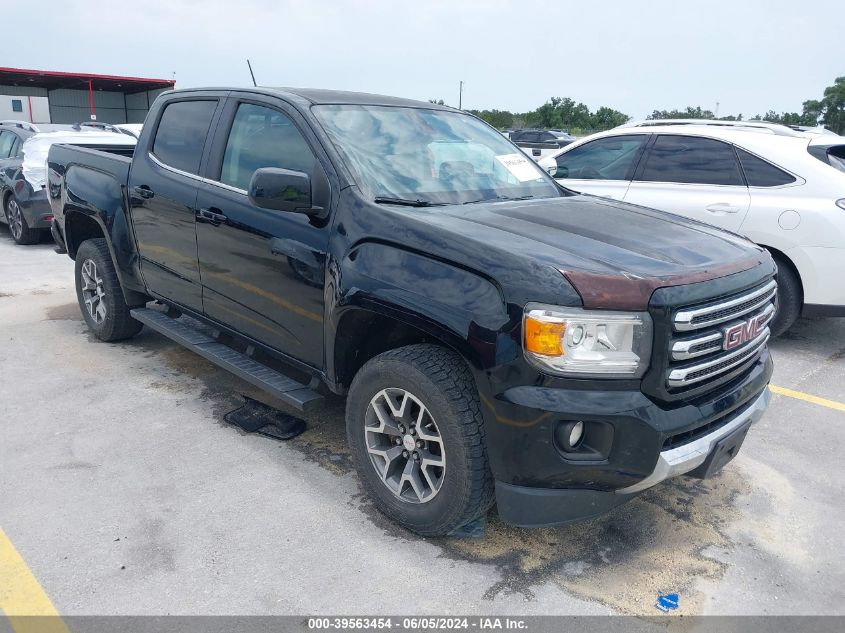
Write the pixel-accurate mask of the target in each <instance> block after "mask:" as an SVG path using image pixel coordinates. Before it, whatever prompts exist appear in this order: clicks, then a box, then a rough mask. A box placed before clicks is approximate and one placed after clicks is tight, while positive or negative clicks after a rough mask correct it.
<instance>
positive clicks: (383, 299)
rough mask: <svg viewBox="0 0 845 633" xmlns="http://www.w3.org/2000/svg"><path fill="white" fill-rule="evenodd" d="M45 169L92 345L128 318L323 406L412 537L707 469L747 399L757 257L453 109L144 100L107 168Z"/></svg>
mask: <svg viewBox="0 0 845 633" xmlns="http://www.w3.org/2000/svg"><path fill="white" fill-rule="evenodd" d="M374 130H376V131H377V133H374ZM48 171H49V178H50V183H49V187H48V189H49V192H50V202H51V205H52V208H53V212H54V214H55V221H54V225H53V227H54V235H55V237H56V239H57V240H58V241H59V242H60V243H62V244H64V245H65V246H66V250H67V252H68V254H69V255H70V257H71V258H73V259H74V260H75V261H76V265H75V271H76V272H75V274H76V288H77V296H78V299H79V304H80V308H81V311H82V314H83V317H84V319H85V321H86V323H87V324H88V327H89V328H90V329H91V331H92V332H93V333H94V335H95V336H96V337H98V338H99V339H101V340H104V341H115V340H120V339H125V338H128V337H131V336H133V335H135V334H137V333H138V332H139V331H140V330H141V328H142V327H143V326H144V325H146V326H147V327H149V328H151V329H153V330H155V331H157V332H160V333H161V334H163V335H165V336H168V337H170V338H172V339H173V340H175V341H177V342H179V343H180V344H181V345H184V346H185V347H187V348H188V349H191V350H193V351H194V352H196V353H198V354H200V355H202V356H203V357H205V358H207V359H208V360H210V361H211V362H214V363H216V364H218V365H220V366H221V367H224V368H226V369H228V370H230V371H232V372H234V373H235V374H237V375H238V376H240V377H241V378H243V379H245V380H248V381H250V382H252V383H253V384H255V385H258V386H259V387H261V388H263V389H265V390H267V391H268V392H269V393H271V394H272V395H273V396H274V397H275V398H277V399H279V400H281V401H283V402H286V403H288V404H289V405H291V406H293V407H297V408H300V409H308V408H309V407H311V406H312V405H313V404H314V403H316V402H317V401H319V399H320V397H321V395H320V391H321V390H328V391H331V392H334V393H336V394H343V395H346V396H347V403H346V431H347V439H348V442H349V446H350V449H351V454H352V459H353V461H354V463H355V467H356V469H357V472H358V475H359V477H360V479H361V482H362V484H363V487H364V489H365V490H366V491H367V492H368V493H369V494H370V495H371V497H372V498H373V500H374V502H375V505H376V506H377V507H378V508H379V509H380V510H381V511H382V512H384V513H385V514H386V515H387V516H389V517H391V518H392V519H394V520H395V521H397V522H398V523H400V524H401V525H403V526H405V527H407V528H408V529H411V530H414V531H416V532H418V533H420V534H426V535H442V534H447V533H449V532H450V531H452V530H454V529H455V528H457V527H459V526H462V525H464V524H466V523H467V522H468V521H470V520H472V519H474V518H475V517H478V516H480V515H482V514H483V513H484V512H485V511H486V510H487V509H488V508H489V507H490V505H491V504H492V503H493V501H494V500H495V501H496V502H497V504H498V512H499V516H501V517H502V518H503V519H504V520H505V521H509V522H512V523H516V524H518V525H524V526H546V525H554V524H558V523H565V522H568V521H573V520H577V519H584V518H587V517H592V516H595V515H597V514H601V513H603V512H605V511H607V510H609V509H611V508H613V507H615V506H618V505H619V504H621V503H624V502H625V501H627V500H629V499H631V498H632V497H633V496H635V495H636V494H638V493H639V492H641V491H642V490H645V489H646V488H649V487H651V486H653V485H655V484H656V483H658V482H660V481H662V480H664V479H666V478H667V477H672V476H675V475H680V474H690V475H693V476H697V477H707V476H709V475H712V474H713V473H715V472H716V471H718V470H719V469H720V468H721V467H722V466H723V465H724V464H725V463H726V462H727V461H728V460H730V459H731V458H732V457H733V456H734V455H735V454H736V452H737V450H738V448H739V446H740V444H741V443H742V440H743V438H744V437H745V434H746V433H747V432H748V429H749V428H750V426H751V424H752V423H753V422H754V421H756V420H757V419H759V418H760V416H761V415H762V414H763V411H764V410H765V408H766V406H767V404H768V401H769V391H768V389H767V387H766V386H767V383H768V381H769V377H770V375H771V372H772V363H771V359H770V357H769V352H768V348H767V345H766V342H767V340H768V338H769V329H768V321H769V319H770V318H771V315H772V313H773V312H774V303H773V302H774V298H775V287H776V284H775V282H774V280H773V275H774V272H775V267H774V263H773V262H772V259H771V257H770V256H769V254H768V253H767V252H766V251H765V250H763V249H761V248H759V247H757V246H755V245H754V244H752V243H751V242H749V241H747V240H745V239H743V238H740V237H737V236H734V235H732V234H730V233H726V232H724V231H720V230H719V229H716V228H713V227H709V226H707V225H704V224H701V223H696V222H691V221H689V220H686V219H683V218H679V217H677V216H673V215H670V214H667V213H663V212H660V211H654V210H649V209H645V208H643V207H640V206H633V205H629V204H625V203H622V202H615V201H609V200H603V199H601V198H597V197H594V196H584V195H577V194H574V193H572V192H570V191H568V190H567V189H564V188H562V187H560V186H558V185H557V184H556V183H555V182H554V180H553V179H552V178H551V177H550V176H549V175H548V174H546V173H545V172H544V171H543V170H542V169H541V168H540V167H539V166H538V165H537V164H536V163H535V162H534V161H532V160H530V159H529V158H528V157H527V156H525V155H524V154H523V153H522V152H520V150H519V149H518V148H517V147H515V146H514V145H513V144H512V143H510V142H509V141H508V140H507V139H505V138H503V137H502V135H501V134H499V133H498V132H497V131H496V130H494V129H493V128H491V127H490V126H488V125H487V124H485V123H484V122H482V121H481V120H479V119H477V118H475V117H473V116H471V115H469V114H466V113H464V112H460V111H457V110H454V109H451V108H447V107H442V106H437V105H434V104H431V103H422V102H417V101H409V100H405V99H397V98H391V97H380V96H376V95H365V94H358V93H350V92H336V91H328V90H276V89H270V88H254V89H240V88H232V89H230V90H223V89H205V90H200V89H196V90H179V91H175V92H174V91H171V92H166V93H164V94H163V95H161V96H160V97H159V98H158V99H156V101H155V103H154V104H153V106H152V108H151V109H150V112H149V114H148V116H147V122H146V123H145V124H144V128H143V130H142V132H141V137H140V139H139V140H138V146H137V151H136V152H135V153H134V156H133V157H132V158H131V159H130V158H128V157H126V156H121V155H116V154H113V153H109V152H106V151H97V150H92V149H88V148H83V147H72V146H66V145H54V146H53V147H52V148H51V149H50V155H49V170H48ZM153 300H156V301H157V302H159V303H160V304H163V306H167V309H166V310H164V309H161V307H162V306H159V307H157V306H156V305H151V302H152V301H153ZM189 317H190V318H189ZM215 332H217V333H223V334H221V335H220V336H217V335H216V334H215ZM292 374H295V376H294V375H292ZM141 379H142V378H141V377H139V380H141Z"/></svg>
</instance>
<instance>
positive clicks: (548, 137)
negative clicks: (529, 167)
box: [509, 129, 575, 160]
mask: <svg viewBox="0 0 845 633" xmlns="http://www.w3.org/2000/svg"><path fill="white" fill-rule="evenodd" d="M509 138H510V140H511V141H513V142H514V143H515V144H516V146H517V147H520V148H522V150H523V151H524V152H525V153H526V154H528V155H529V156H531V158H533V159H534V160H540V159H541V158H545V157H546V156H550V155H552V154H554V153H556V152H557V151H558V150H560V148H562V147H566V146H567V145H569V144H570V143H572V142H573V141H574V140H575V137H574V136H571V135H569V134H568V133H567V132H564V131H562V130H537V129H524V130H514V131H513V132H511V133H510V137H509Z"/></svg>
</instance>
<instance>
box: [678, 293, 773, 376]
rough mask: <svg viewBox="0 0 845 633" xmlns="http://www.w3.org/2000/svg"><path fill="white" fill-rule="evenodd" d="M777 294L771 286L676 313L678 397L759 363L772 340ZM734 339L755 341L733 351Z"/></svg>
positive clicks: (743, 344)
mask: <svg viewBox="0 0 845 633" xmlns="http://www.w3.org/2000/svg"><path fill="white" fill-rule="evenodd" d="M776 293H777V283H776V282H775V281H774V280H771V281H768V282H766V283H765V284H762V285H760V286H758V287H756V288H753V289H752V290H750V291H746V292H744V293H741V294H738V295H736V296H734V297H730V298H728V299H725V300H721V301H714V302H709V303H705V304H700V305H697V306H690V307H684V308H681V309H680V310H678V311H677V312H675V314H674V317H673V318H672V328H673V330H674V331H675V332H676V333H677V334H676V335H673V338H672V340H671V342H670V344H669V365H668V369H667V374H666V385H667V387H668V388H669V389H670V390H671V391H673V392H678V391H683V390H685V389H691V388H695V387H701V386H703V385H706V384H707V382H708V381H716V380H718V379H719V378H722V377H725V376H726V375H727V374H728V373H729V372H731V371H733V370H736V369H738V368H741V367H742V366H744V365H746V364H748V363H749V362H751V361H753V360H755V359H756V358H757V357H758V356H759V354H760V353H761V352H762V350H763V349H764V348H765V346H766V342H767V341H768V340H769V336H770V332H769V323H770V322H771V320H772V318H773V317H774V314H775V296H776ZM729 333H733V334H734V335H736V336H739V337H740V339H739V340H742V337H749V338H750V337H751V336H753V338H752V339H751V340H746V341H743V342H742V343H739V344H736V341H733V343H734V344H736V346H735V347H733V348H731V344H730V341H729V338H730V337H729Z"/></svg>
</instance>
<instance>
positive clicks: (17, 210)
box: [6, 195, 41, 246]
mask: <svg viewBox="0 0 845 633" xmlns="http://www.w3.org/2000/svg"><path fill="white" fill-rule="evenodd" d="M6 221H7V222H8V223H9V232H10V233H11V234H12V239H13V240H15V243H16V244H20V245H21V246H26V245H29V244H37V243H38V242H39V241H40V240H41V231H39V230H38V229H31V228H29V225H28V224H27V223H26V218H25V217H24V214H23V211H22V210H21V205H20V204H18V201H17V199H16V198H15V196H13V195H10V196H9V198H8V200H6Z"/></svg>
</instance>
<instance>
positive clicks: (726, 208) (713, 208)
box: [704, 202, 741, 215]
mask: <svg viewBox="0 0 845 633" xmlns="http://www.w3.org/2000/svg"><path fill="white" fill-rule="evenodd" d="M704 209H705V210H706V211H709V212H710V213H715V214H716V215H718V214H721V213H739V212H740V210H741V209H740V208H739V207H735V206H733V205H731V204H728V203H727V202H717V203H716V204H708V205H707V206H706V207H704Z"/></svg>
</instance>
